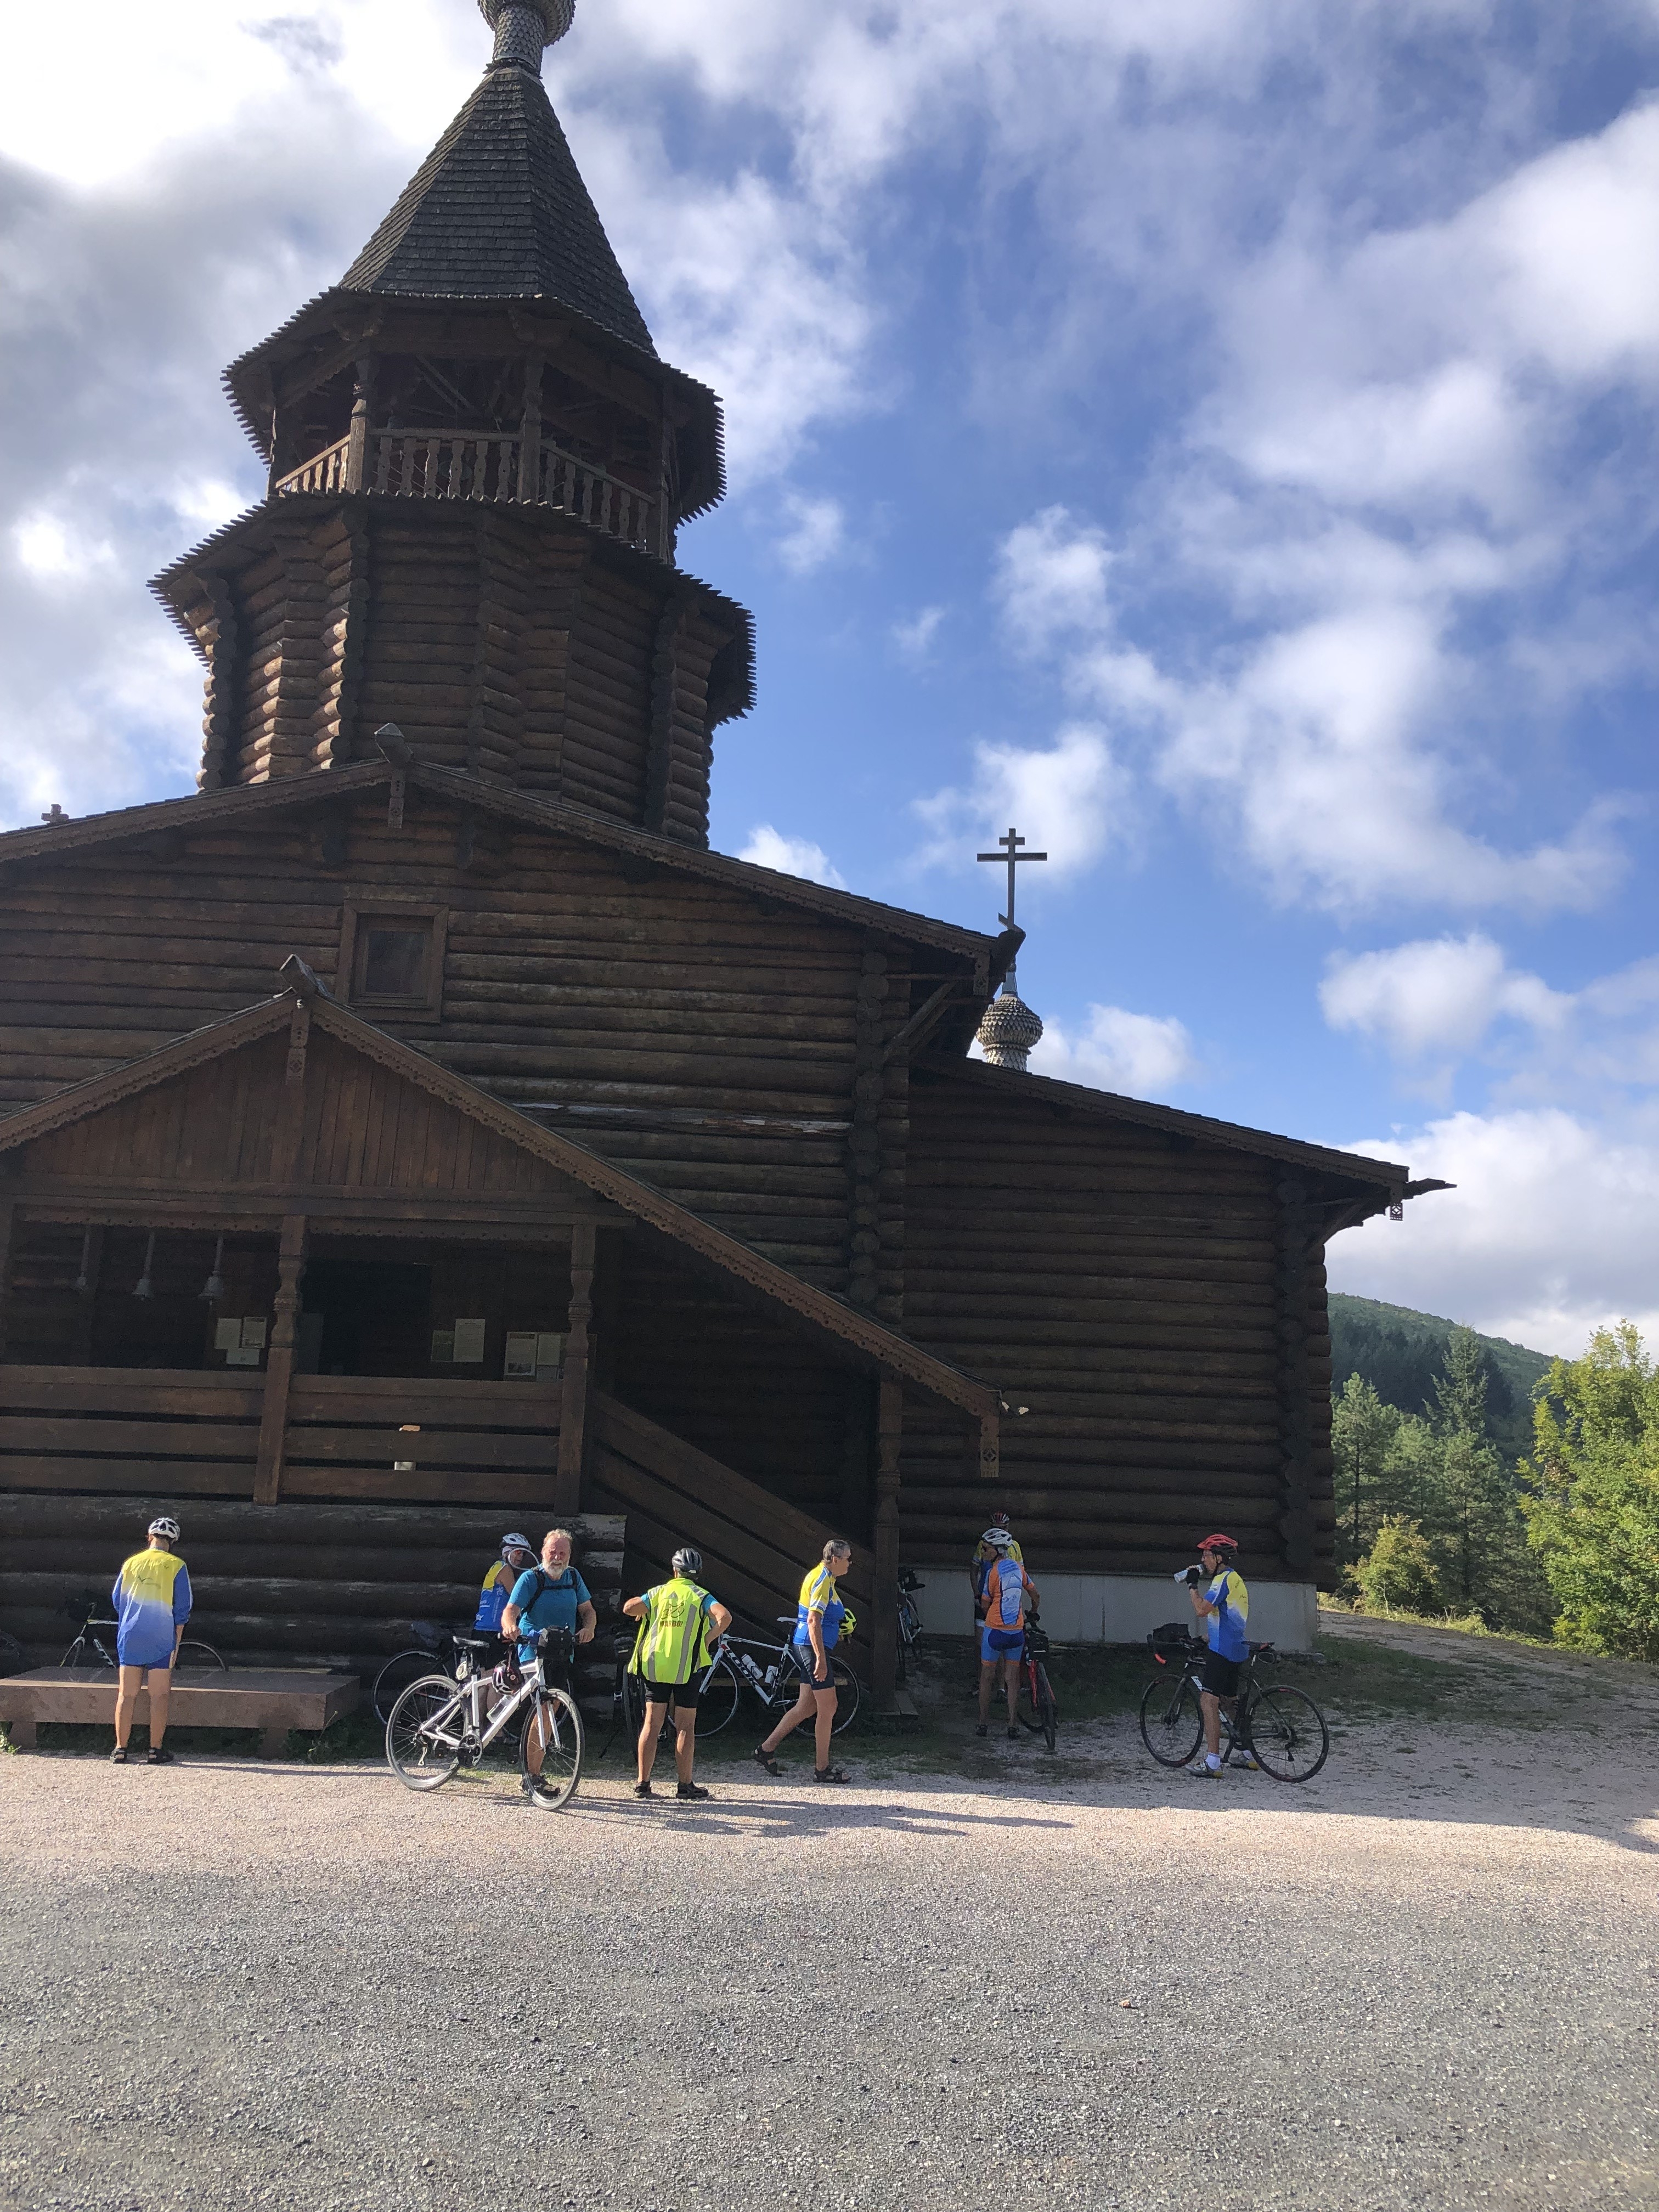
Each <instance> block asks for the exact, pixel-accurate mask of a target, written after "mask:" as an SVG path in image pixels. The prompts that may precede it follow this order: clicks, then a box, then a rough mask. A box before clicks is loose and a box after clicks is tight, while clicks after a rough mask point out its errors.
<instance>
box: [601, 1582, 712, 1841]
mask: <svg viewBox="0 0 1659 2212" xmlns="http://www.w3.org/2000/svg"><path fill="white" fill-rule="evenodd" d="M671 1565H672V1568H673V1579H672V1580H671V1581H670V1582H665V1583H656V1584H655V1585H654V1586H653V1588H652V1589H648V1590H647V1591H646V1592H645V1593H644V1594H643V1595H641V1596H640V1597H630V1598H629V1599H628V1600H627V1601H625V1602H624V1604H623V1612H624V1613H626V1614H627V1615H628V1617H629V1620H637V1621H638V1623H639V1624H640V1626H639V1633H638V1634H637V1635H636V1636H635V1638H634V1652H633V1656H632V1657H631V1658H630V1659H629V1662H628V1671H629V1674H637V1675H638V1676H639V1678H640V1686H641V1689H642V1690H643V1691H644V1692H645V1725H644V1727H643V1728H641V1730H640V1744H639V1754H640V1755H639V1779H638V1781H637V1782H635V1784H634V1795H635V1796H636V1797H649V1796H651V1795H652V1794H653V1793H652V1789H651V1769H652V1768H653V1765H655V1764H656V1759H657V1743H658V1740H659V1737H660V1736H661V1735H662V1724H663V1722H664V1719H665V1717H666V1716H667V1712H668V1708H669V1705H673V1708H674V1765H675V1769H676V1771H677V1772H678V1776H679V1786H678V1789H677V1790H675V1792H674V1794H675V1796H677V1797H706V1796H708V1791H707V1790H703V1789H701V1788H700V1787H699V1786H698V1784H696V1782H694V1781H693V1780H692V1778H691V1765H692V1761H693V1759H694V1758H695V1757H696V1745H697V1699H698V1696H699V1694H700V1693H701V1692H702V1677H703V1675H704V1674H706V1673H707V1672H708V1661H709V1656H710V1655H709V1649H708V1644H709V1638H710V1636H711V1635H713V1636H715V1637H720V1636H724V1635H725V1633H726V1630H727V1629H728V1628H730V1626H732V1616H731V1614H730V1613H728V1612H727V1611H726V1607H724V1606H723V1605H721V1604H720V1603H719V1602H718V1601H716V1600H715V1599H714V1598H713V1597H711V1596H710V1595H709V1594H708V1591H707V1590H706V1589H703V1587H702V1584H701V1583H699V1582H698V1581H697V1580H696V1577H697V1576H698V1575H700V1574H701V1573H702V1553H701V1552H697V1551H694V1550H693V1549H692V1547H691V1546H690V1545H689V1544H685V1545H683V1546H682V1547H680V1549H679V1550H678V1552H676V1553H675V1554H674V1557H673V1559H672V1561H671Z"/></svg>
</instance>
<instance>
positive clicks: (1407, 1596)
mask: <svg viewBox="0 0 1659 2212" xmlns="http://www.w3.org/2000/svg"><path fill="white" fill-rule="evenodd" d="M1352 1575H1353V1580H1354V1583H1355V1585H1356V1587H1357V1588H1358V1591H1359V1595H1360V1598H1361V1600H1362V1601H1363V1602H1364V1605H1365V1607H1366V1608H1367V1609H1368V1610H1369V1611H1370V1612H1372V1613H1381V1612H1384V1611H1393V1612H1396V1613H1442V1612H1443V1611H1444V1610H1445V1604H1446V1601H1445V1596H1444V1594H1443V1589H1442V1587H1441V1579H1440V1567H1439V1563H1438V1561H1437V1559H1436V1558H1435V1555H1434V1547H1433V1546H1432V1545H1431V1543H1430V1541H1429V1540H1428V1538H1427V1537H1426V1536H1425V1534H1423V1524H1422V1523H1421V1522H1419V1521H1407V1519H1406V1518H1405V1517H1404V1516H1403V1515H1401V1514H1390V1515H1389V1516H1388V1518H1387V1519H1386V1520H1384V1522H1383V1525H1382V1527H1381V1528H1379V1529H1378V1530H1377V1532H1376V1541H1375V1542H1374V1543H1373V1544H1372V1546H1371V1547H1370V1551H1369V1552H1367V1553H1365V1555H1364V1558H1363V1559H1359V1560H1358V1561H1357V1562H1356V1564H1355V1565H1354V1567H1353V1569H1352Z"/></svg>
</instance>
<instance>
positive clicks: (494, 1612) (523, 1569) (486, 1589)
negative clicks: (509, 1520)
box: [472, 1528, 536, 1636]
mask: <svg viewBox="0 0 1659 2212" xmlns="http://www.w3.org/2000/svg"><path fill="white" fill-rule="evenodd" d="M535 1564H536V1547H535V1546H534V1545H533V1544H532V1542H531V1541H530V1539H529V1537H528V1536H525V1535H521V1534H520V1533H519V1531H518V1530H517V1529H516V1528H513V1529H509V1531H508V1532H507V1534H506V1535H505V1536H503V1537H502V1539H501V1557H500V1559H492V1560H491V1562H490V1564H489V1571H488V1572H487V1573H486V1574H485V1576H484V1578H483V1589H481V1590H480V1591H479V1592H478V1610H477V1613H475V1614H474V1615H473V1619H472V1626H473V1628H474V1630H475V1631H476V1632H477V1634H479V1635H480V1636H493V1635H494V1634H495V1632H496V1630H497V1629H498V1628H500V1626H501V1615H502V1614H503V1613H505V1612H506V1611H507V1600H508V1598H510V1597H511V1596H512V1595H513V1583H516V1582H517V1581H518V1579H519V1577H520V1575H527V1574H528V1573H529V1572H530V1570H531V1569H532V1567H533V1566H534V1565H535Z"/></svg>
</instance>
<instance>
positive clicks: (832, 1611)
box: [793, 1559, 847, 1651]
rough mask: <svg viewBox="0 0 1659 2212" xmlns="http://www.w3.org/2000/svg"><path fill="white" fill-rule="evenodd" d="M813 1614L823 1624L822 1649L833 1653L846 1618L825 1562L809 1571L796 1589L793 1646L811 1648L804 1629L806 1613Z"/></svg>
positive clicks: (808, 1632)
mask: <svg viewBox="0 0 1659 2212" xmlns="http://www.w3.org/2000/svg"><path fill="white" fill-rule="evenodd" d="M809 1613H817V1615H818V1616H819V1618H820V1620H822V1621H823V1648H824V1650H826V1651H833V1650H835V1648H836V1644H837V1643H838V1642H839V1641H840V1639H841V1625H842V1621H843V1620H845V1619H846V1617H847V1607H845V1606H844V1605H843V1604H842V1601H841V1599H840V1597H839V1596H838V1595H836V1578H835V1577H834V1576H833V1575H832V1574H831V1573H830V1571H829V1561H828V1560H827V1559H826V1560H824V1561H823V1563H822V1564H821V1565H818V1566H816V1567H811V1568H809V1569H808V1571H807V1575H806V1579H805V1582H803V1583H802V1584H801V1586H800V1601H799V1604H798V1605H797V1606H796V1607H795V1634H794V1639H793V1640H794V1641H795V1642H796V1643H797V1644H806V1645H808V1646H810V1645H811V1641H812V1638H811V1632H810V1631H809V1630H808V1628H807V1626H806V1621H807V1616H808V1614H809Z"/></svg>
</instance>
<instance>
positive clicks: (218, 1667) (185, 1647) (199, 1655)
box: [173, 1636, 230, 1674]
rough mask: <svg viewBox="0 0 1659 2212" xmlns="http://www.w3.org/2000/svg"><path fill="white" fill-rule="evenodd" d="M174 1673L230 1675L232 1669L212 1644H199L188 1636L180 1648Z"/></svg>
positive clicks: (174, 1663) (175, 1661)
mask: <svg viewBox="0 0 1659 2212" xmlns="http://www.w3.org/2000/svg"><path fill="white" fill-rule="evenodd" d="M229 1672H230V1668H228V1666H227V1665H226V1664H225V1662H224V1661H223V1660H222V1658H221V1657H220V1656H219V1655H218V1653H217V1652H216V1650H214V1648H213V1646H212V1645H211V1644H199V1643H197V1641H196V1640H195V1638H192V1637H188V1636H187V1637H186V1638H185V1640H184V1642H183V1643H182V1644H180V1645H179V1656H178V1657H177V1658H176V1659H175V1660H174V1661H173V1673H174V1674H229Z"/></svg>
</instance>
